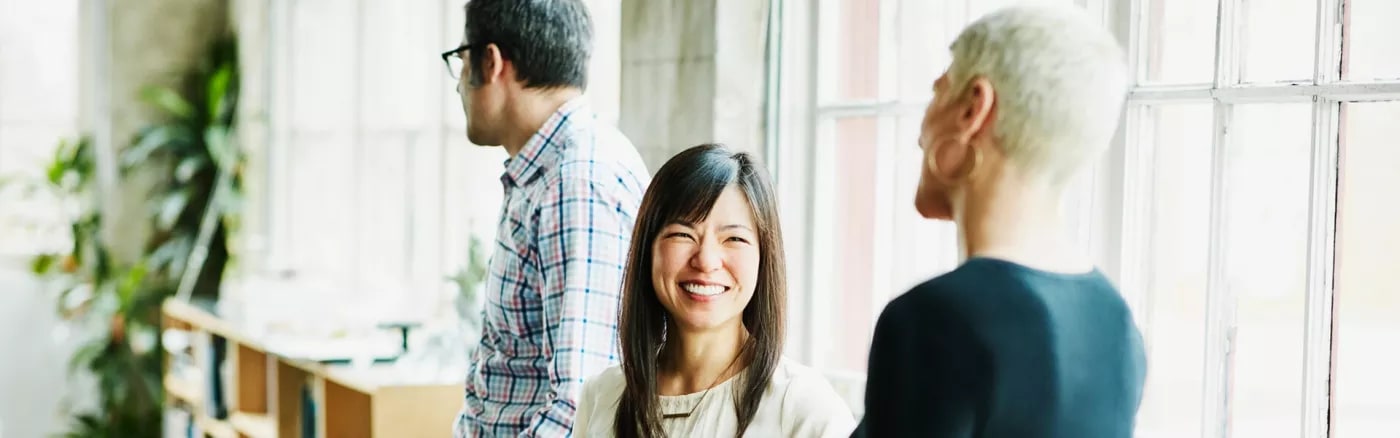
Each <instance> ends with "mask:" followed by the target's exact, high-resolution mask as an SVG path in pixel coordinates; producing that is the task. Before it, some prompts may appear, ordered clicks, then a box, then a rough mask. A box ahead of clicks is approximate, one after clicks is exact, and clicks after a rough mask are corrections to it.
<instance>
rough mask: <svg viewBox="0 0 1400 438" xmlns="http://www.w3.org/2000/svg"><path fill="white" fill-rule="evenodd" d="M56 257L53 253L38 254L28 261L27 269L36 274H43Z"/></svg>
mask: <svg viewBox="0 0 1400 438" xmlns="http://www.w3.org/2000/svg"><path fill="white" fill-rule="evenodd" d="M57 260H58V257H57V256H55V255H53V254H40V255H39V256H38V257H34V260H32V261H30V262H29V270H30V271H31V272H33V273H35V274H37V275H44V274H46V273H48V272H49V269H52V268H53V264H54V262H55V261H57Z"/></svg>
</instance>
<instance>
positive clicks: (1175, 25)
mask: <svg viewBox="0 0 1400 438" xmlns="http://www.w3.org/2000/svg"><path fill="white" fill-rule="evenodd" d="M1146 7H1147V8H1148V9H1147V11H1148V15H1147V20H1148V21H1147V50H1145V51H1144V54H1145V55H1146V57H1145V59H1144V62H1145V63H1146V65H1145V66H1144V68H1145V69H1146V74H1145V76H1146V79H1147V81H1148V82H1155V83H1175V84H1181V83H1210V82H1213V81H1214V75H1215V24H1216V23H1215V18H1216V16H1217V15H1218V14H1217V12H1218V11H1219V9H1218V8H1217V7H1216V0H1173V1H1170V2H1169V1H1166V0H1151V1H1149V2H1147V4H1146Z"/></svg>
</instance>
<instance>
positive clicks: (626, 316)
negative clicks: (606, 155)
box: [616, 144, 787, 438]
mask: <svg viewBox="0 0 1400 438" xmlns="http://www.w3.org/2000/svg"><path fill="white" fill-rule="evenodd" d="M730 185H737V186H738V188H739V189H740V190H741V191H743V192H744V196H745V197H747V198H748V202H749V211H750V212H751V213H752V214H753V218H754V227H755V228H756V232H757V234H758V251H759V266H758V284H757V287H756V288H755V290H754V293H753V298H752V299H751V300H750V301H749V304H748V306H747V307H745V308H744V313H743V321H744V326H745V327H746V328H748V330H749V341H748V343H747V344H746V345H745V347H744V351H743V352H741V356H742V357H744V358H745V359H746V362H745V363H744V364H743V365H745V367H741V369H744V372H743V373H742V378H741V379H740V380H738V381H737V383H738V384H737V385H735V386H734V388H735V389H734V411H735V414H737V416H738V418H739V430H738V432H737V433H736V436H740V435H743V434H744V429H747V428H748V426H749V423H751V422H753V416H754V413H755V412H757V411H758V403H759V401H760V398H761V396H762V395H763V390H764V389H765V388H766V387H767V386H768V382H769V380H770V379H771V378H772V377H773V369H774V368H775V367H777V365H778V359H779V357H780V356H781V355H782V351H783V339H784V321H786V315H784V310H785V309H786V303H787V264H786V263H785V262H784V260H783V237H782V236H783V233H782V229H781V227H780V226H779V224H778V205H777V199H776V198H775V197H774V194H773V184H772V183H771V182H769V180H768V176H767V173H766V172H765V171H764V170H763V167H762V166H760V165H758V164H757V163H755V160H754V159H753V157H752V156H751V155H749V154H747V153H744V152H733V151H730V150H729V149H727V148H725V147H724V146H721V145H716V144H704V145H700V146H695V147H692V148H690V149H686V150H685V151H684V152H681V153H680V154H677V155H676V156H675V157H672V158H671V160H670V161H667V162H666V164H665V165H663V166H661V170H659V171H657V172H656V176H655V177H654V178H653V179H652V181H651V185H650V186H649V187H648V188H647V191H646V195H644V196H643V197H642V206H641V210H640V212H639V213H638V215H637V224H636V226H635V227H634V230H633V232H632V249H631V252H630V253H629V254H628V257H627V271H626V274H624V276H623V284H622V290H623V292H622V316H621V322H620V324H619V326H620V331H621V333H620V334H619V336H620V337H621V344H622V373H623V376H624V377H625V378H626V379H627V388H626V389H625V390H624V391H623V393H622V400H621V401H620V402H619V403H618V407H617V421H616V434H617V436H619V437H623V438H630V437H647V438H654V437H659V436H664V435H665V433H664V432H663V431H662V430H661V413H660V406H661V405H660V402H661V399H660V397H659V396H658V395H657V390H656V375H657V370H658V369H659V363H658V362H659V357H658V353H659V352H660V351H661V347H662V345H663V344H664V343H665V341H666V335H665V330H666V308H664V307H662V306H661V302H660V301H659V300H658V299H657V298H656V291H655V290H654V288H653V287H652V281H651V277H652V272H651V269H652V266H651V258H652V247H653V245H652V244H653V243H654V242H655V241H656V238H657V235H658V234H659V233H660V232H661V228H663V227H665V226H666V225H668V224H671V223H675V222H689V223H698V222H700V221H703V220H704V219H705V217H706V216H707V215H709V214H710V209H711V208H712V207H713V206H714V205H715V201H716V200H717V199H719V196H720V194H721V193H723V192H724V189H725V188H726V187H729V186H730Z"/></svg>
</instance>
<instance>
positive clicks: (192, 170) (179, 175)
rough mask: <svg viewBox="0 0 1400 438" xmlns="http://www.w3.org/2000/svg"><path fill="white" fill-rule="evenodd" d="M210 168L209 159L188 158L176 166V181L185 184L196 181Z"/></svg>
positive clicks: (197, 156) (200, 157)
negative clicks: (195, 179)
mask: <svg viewBox="0 0 1400 438" xmlns="http://www.w3.org/2000/svg"><path fill="white" fill-rule="evenodd" d="M208 167H209V159H208V158H204V157H203V156H199V155H196V156H193V157H187V158H185V159H184V160H180V164H179V165H178V166H175V181H177V182H179V183H181V184H184V183H188V182H190V180H191V179H194V176H195V175H197V174H198V173H199V172H200V171H201V170H204V169H206V168H208Z"/></svg>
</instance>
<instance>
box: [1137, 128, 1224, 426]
mask: <svg viewBox="0 0 1400 438" xmlns="http://www.w3.org/2000/svg"><path fill="white" fill-rule="evenodd" d="M1211 107H1212V106H1211V104H1208V103H1202V104H1187V105H1169V106H1159V107H1153V108H1149V110H1148V114H1149V116H1148V120H1147V123H1148V124H1149V125H1148V126H1146V127H1144V129H1143V132H1144V138H1143V141H1144V142H1145V144H1143V145H1141V147H1143V148H1148V149H1149V150H1151V151H1152V152H1150V153H1151V154H1152V156H1153V160H1152V162H1153V166H1154V168H1153V175H1152V179H1151V181H1152V183H1151V187H1152V188H1153V189H1152V191H1151V193H1152V194H1151V196H1150V199H1151V201H1150V202H1149V203H1148V204H1147V205H1148V209H1149V210H1148V212H1147V214H1148V217H1147V221H1148V225H1147V226H1148V235H1147V239H1146V245H1147V246H1146V247H1147V254H1145V255H1146V257H1147V259H1146V263H1147V264H1146V266H1148V267H1149V268H1148V269H1147V272H1146V276H1145V278H1144V280H1145V281H1146V288H1145V290H1144V292H1145V301H1144V303H1143V306H1144V308H1143V309H1140V313H1146V315H1145V316H1146V317H1145V318H1144V324H1143V325H1144V327H1143V332H1144V335H1145V337H1146V340H1147V350H1148V354H1147V360H1148V361H1149V362H1148V366H1147V368H1148V369H1149V370H1152V371H1151V372H1149V373H1147V388H1146V390H1145V395H1144V399H1143V404H1142V408H1141V409H1140V410H1139V414H1138V415H1139V416H1138V421H1139V425H1138V435H1139V436H1142V437H1147V438H1151V437H1182V436H1193V435H1197V434H1199V433H1200V431H1201V409H1202V401H1203V398H1202V390H1203V389H1204V387H1205V376H1204V375H1203V374H1202V371H1203V370H1204V364H1205V327H1206V271H1207V268H1208V266H1207V259H1208V257H1209V252H1210V247H1209V245H1210V242H1209V240H1208V239H1209V238H1210V193H1211V192H1210V190H1211V184H1210V183H1211V140H1212V134H1211V132H1212V130H1211V128H1212V124H1213V113H1214V112H1213V111H1212V108H1211Z"/></svg>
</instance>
